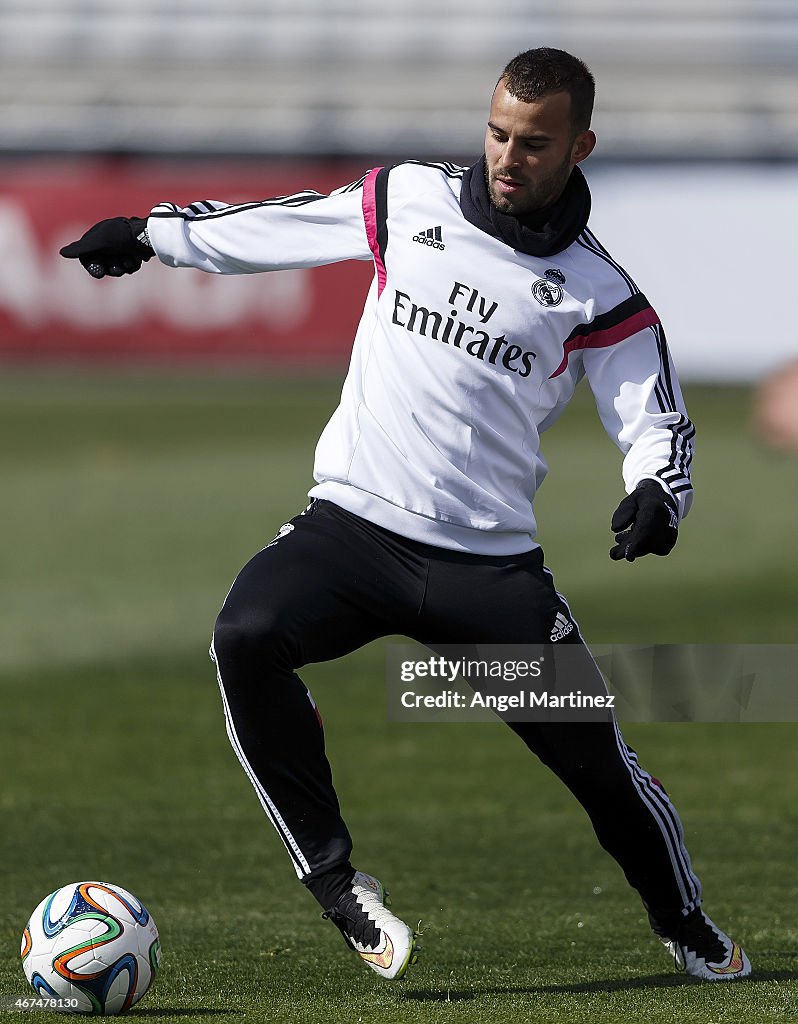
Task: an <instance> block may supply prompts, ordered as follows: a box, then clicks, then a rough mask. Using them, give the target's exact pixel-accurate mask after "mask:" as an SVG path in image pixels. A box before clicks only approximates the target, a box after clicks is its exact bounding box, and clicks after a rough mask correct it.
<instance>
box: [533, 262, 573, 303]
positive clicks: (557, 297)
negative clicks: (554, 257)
mask: <svg viewBox="0 0 798 1024" xmlns="http://www.w3.org/2000/svg"><path fill="white" fill-rule="evenodd" d="M564 284H565V274H563V272H562V271H561V270H558V269H557V268H556V267H552V268H550V269H549V270H546V271H545V272H544V274H543V277H542V278H540V280H538V281H535V283H534V284H533V285H532V294H533V295H534V296H535V298H536V299H537V301H538V302H539V303H540V304H541V306H559V304H560V303H561V302H562V300H563V295H564V292H563V290H562V286H563V285H564Z"/></svg>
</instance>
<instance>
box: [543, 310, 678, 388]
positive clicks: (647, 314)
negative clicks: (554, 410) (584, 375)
mask: <svg viewBox="0 0 798 1024" xmlns="http://www.w3.org/2000/svg"><path fill="white" fill-rule="evenodd" d="M659 322H660V321H659V317H658V316H657V314H656V313H655V312H654V310H653V309H652V308H651V306H647V307H646V308H645V309H641V310H640V311H639V312H638V313H634V314H633V315H632V316H630V317H627V318H626V320H623V321H621V323H619V324H615V326H614V327H608V328H606V329H605V330H603V331H593V332H591V333H590V334H583V335H580V336H578V337H576V338H571V340H570V341H566V343H565V347H564V352H563V357H562V362H561V363H560V365H559V366H558V367H557V369H556V370H555V371H554V373H553V374H552V375H551V376H550V377H549V380H553V379H554V378H555V377H559V376H560V374H561V373H562V372H563V370H565V368H566V366H567V365H568V356H570V354H571V353H572V352H578V351H580V350H581V349H586V348H609V347H610V345H617V344H618V342H619V341H626V339H627V338H631V337H632V335H633V334H637V332H638V331H642V330H644V329H645V328H646V327H653V326H654V324H658V323H659Z"/></svg>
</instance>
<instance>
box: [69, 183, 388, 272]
mask: <svg viewBox="0 0 798 1024" xmlns="http://www.w3.org/2000/svg"><path fill="white" fill-rule="evenodd" d="M362 200H363V183H362V181H360V182H355V183H354V184H352V185H347V186H345V187H344V188H341V189H337V190H336V191H335V192H332V193H331V194H330V195H329V196H325V195H322V194H320V193H318V192H309V191H306V192H299V193H297V194H295V195H291V196H280V197H278V198H275V199H266V200H262V201H259V202H252V203H242V204H240V205H236V206H230V205H227V204H225V203H220V202H218V201H215V200H202V201H200V202H195V203H192V204H191V205H190V206H187V207H183V208H181V207H179V206H177V205H175V204H173V203H160V204H159V205H158V206H156V207H155V208H154V209H153V210H152V212H151V213H150V216H149V217H148V218H147V219H146V225H145V226H146V241H147V243H148V244H149V246H150V247H151V249H152V250H153V251H154V252H155V254H156V255H157V256H158V258H159V259H160V260H161V262H162V263H165V264H166V265H167V266H170V267H195V268H197V269H199V270H204V271H206V272H208V273H212V274H256V273H261V272H263V271H268V270H287V269H296V268H303V267H317V266H322V265H324V264H327V263H337V262H339V261H341V260H348V259H358V260H368V259H371V258H372V253H371V249H370V248H369V240H368V237H367V234H366V227H365V222H364V217H363V202H362ZM141 223H144V221H143V220H142V222H141ZM128 224H136V225H138V224H139V220H138V218H130V219H129V220H127V219H126V218H114V219H113V220H112V221H101V222H100V223H99V224H97V225H95V226H94V227H93V228H91V229H90V230H89V231H88V232H86V234H85V235H84V236H83V238H82V239H80V240H79V241H78V242H73V243H71V245H68V246H65V247H64V249H62V250H61V252H62V255H64V256H66V257H68V258H78V259H80V262H81V263H82V264H83V266H84V267H85V268H86V269H87V270H88V271H89V273H92V274H93V276H95V277H102V276H104V274H103V273H98V272H96V268H97V267H100V268H101V269H102V268H106V269H105V273H111V274H112V276H121V273H134V272H135V270H138V269H139V267H140V265H141V258H142V256H141V252H142V250H141V245H142V242H141V238H140V233H138V232H136V233H134V232H133V231H132V229H131V230H130V231H129V232H127V233H126V225H128ZM111 227H113V231H111V230H110V229H111ZM123 228H125V230H122V229H123ZM128 235H129V238H128ZM106 236H108V242H107V244H106V241H105V239H106ZM128 248H129V249H130V253H128ZM128 255H130V256H133V257H135V256H136V255H138V256H139V259H138V261H136V260H135V259H133V261H132V262H130V263H129V264H126V257H127V256H128ZM136 262H137V263H138V265H136ZM92 267H94V268H95V269H92ZM110 267H116V268H119V267H121V268H122V269H121V271H120V273H116V272H114V271H111V270H110V269H108V268H110ZM128 267H129V269H128Z"/></svg>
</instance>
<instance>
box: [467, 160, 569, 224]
mask: <svg viewBox="0 0 798 1024" xmlns="http://www.w3.org/2000/svg"><path fill="white" fill-rule="evenodd" d="M572 169H573V168H572V167H571V161H570V159H568V158H566V159H565V160H564V161H563V162H562V163H561V164H560V166H559V167H555V169H554V170H553V171H552V172H551V174H548V175H547V176H546V177H545V178H540V179H539V180H538V181H534V182H529V181H524V191H523V193H522V194H521V195H519V196H518V197H517V198H515V199H513V198H511V197H510V196H503V195H500V194H497V192H496V186H495V183H494V181H493V178H494V174H492V173H491V171H490V168H489V167H488V164H487V161H486V162H485V184H486V185H487V188H488V195H489V196H490V201H491V204H492V205H493V206H495V207H496V209H497V210H498V211H499V212H500V213H506V214H508V215H509V216H511V217H526V216H529V215H530V214H534V213H538V212H539V211H541V210H543V209H545V208H546V207H547V206H551V204H552V203H554V202H556V201H557V200H558V199H559V198H560V196H561V195H562V193H563V189H564V188H565V186H566V185H567V184H568V179H569V178H570V176H571V171H572Z"/></svg>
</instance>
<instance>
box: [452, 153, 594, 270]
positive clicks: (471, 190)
mask: <svg viewBox="0 0 798 1024" xmlns="http://www.w3.org/2000/svg"><path fill="white" fill-rule="evenodd" d="M460 209H461V210H462V212H463V216H464V217H465V219H466V220H467V221H469V223H471V224H473V225H474V226H475V227H477V228H479V229H480V230H481V231H485V232H487V234H489V235H493V237H494V238H498V239H500V240H501V241H502V242H504V243H505V244H507V245H509V246H510V247H511V248H513V249H517V250H518V251H519V252H523V253H526V254H527V255H528V256H554V255H555V254H556V253H558V252H562V251H563V250H564V249H567V248H568V246H569V245H571V244H572V243H573V242H575V241H576V239H577V238H578V237H579V235H580V234H581V233H582V231H583V230H584V229H585V225H586V224H587V219H588V217H589V216H590V189H589V188H588V187H587V182H586V181H585V176H584V175H583V174H582V172H581V171H580V170H579V168H578V167H574V169H573V170H572V171H571V176H570V178H569V179H568V184H567V185H566V186H565V190H564V191H563V194H562V195H561V196H560V198H559V199H558V200H557V201H556V202H555V203H552V205H551V206H549V207H547V209H546V210H542V211H540V212H539V213H536V214H534V215H533V216H531V217H526V218H519V217H511V216H510V215H509V214H507V213H501V212H500V211H499V210H497V209H496V207H495V206H494V205H493V203H492V202H491V201H490V195H489V193H488V185H487V182H486V181H485V157H484V156H482V157H480V159H479V160H477V162H476V163H475V164H474V166H473V167H469V168H468V170H467V171H466V172H465V173H464V175H463V187H462V190H461V192H460Z"/></svg>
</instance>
